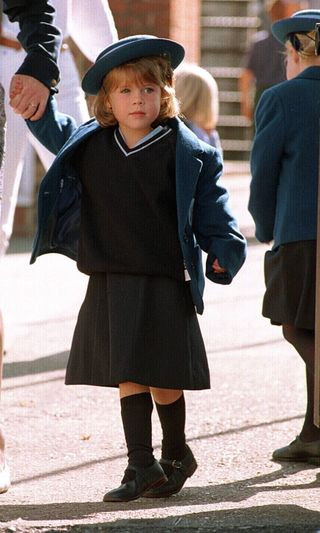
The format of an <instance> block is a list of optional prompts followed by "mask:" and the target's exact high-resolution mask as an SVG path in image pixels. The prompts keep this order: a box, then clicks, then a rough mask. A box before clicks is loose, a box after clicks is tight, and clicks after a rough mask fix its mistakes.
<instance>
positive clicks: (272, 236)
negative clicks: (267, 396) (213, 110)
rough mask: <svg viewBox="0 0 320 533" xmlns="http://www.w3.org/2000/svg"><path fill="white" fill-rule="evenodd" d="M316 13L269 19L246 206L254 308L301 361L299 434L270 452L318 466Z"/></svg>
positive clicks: (319, 16)
mask: <svg viewBox="0 0 320 533" xmlns="http://www.w3.org/2000/svg"><path fill="white" fill-rule="evenodd" d="M317 22H320V10H319V9H314V10H305V11H300V12H297V13H295V14H294V15H293V16H292V17H291V18H288V19H284V20H281V21H278V22H276V23H275V24H274V25H273V26H272V31H273V33H274V35H275V37H276V38H277V39H279V41H280V42H282V43H285V44H286V50H287V68H286V70H287V78H288V81H286V82H283V83H280V84H279V85H276V86H275V87H273V88H271V89H268V90H267V91H265V92H264V93H263V95H262V97H261V99H260V102H259V104H258V107H257V110H256V135H255V138H254V143H253V149H252V155H251V172H252V182H251V192H250V200H249V210H250V212H251V214H252V216H253V218H254V221H255V224H256V237H257V239H258V240H259V241H261V242H265V243H269V242H272V241H273V246H272V249H271V250H269V251H267V252H266V255H265V282H266V292H265V295H264V300H263V310H262V313H263V315H264V316H265V317H268V318H269V319H270V320H271V323H272V324H277V325H282V329H283V335H284V338H285V339H286V340H287V341H288V342H289V343H290V344H292V345H293V346H294V348H295V349H296V351H297V352H298V353H299V355H300V356H301V358H302V359H303V361H304V363H305V365H306V373H307V408H306V413H305V419H304V423H303V426H302V429H301V432H300V434H299V436H298V437H297V438H296V439H295V440H294V441H293V442H291V444H289V445H287V446H285V447H283V448H280V449H278V450H275V451H274V453H273V458H274V459H275V460H279V461H306V462H310V463H316V464H320V429H319V428H318V427H316V426H315V425H314V423H313V410H314V351H315V350H314V349H315V344H314V339H315V338H314V329H315V274H316V238H317V190H318V158H319V119H320V99H319V94H320V56H316V55H315V31H314V28H315V24H316V23H317Z"/></svg>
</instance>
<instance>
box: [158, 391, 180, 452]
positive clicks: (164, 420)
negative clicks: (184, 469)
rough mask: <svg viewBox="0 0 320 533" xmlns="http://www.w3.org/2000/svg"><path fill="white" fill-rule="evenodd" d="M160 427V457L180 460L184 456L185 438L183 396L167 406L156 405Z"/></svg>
mask: <svg viewBox="0 0 320 533" xmlns="http://www.w3.org/2000/svg"><path fill="white" fill-rule="evenodd" d="M156 407H157V411H158V415H159V419H160V423H161V427H162V435H163V439H162V457H163V458H164V459H176V460H181V459H183V458H184V456H185V454H186V437H185V433H184V429H185V421H186V406H185V401H184V395H183V394H182V395H181V396H180V398H178V400H176V401H175V402H172V403H169V404H165V405H163V404H159V403H156Z"/></svg>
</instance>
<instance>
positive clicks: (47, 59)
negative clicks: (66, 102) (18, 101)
mask: <svg viewBox="0 0 320 533" xmlns="http://www.w3.org/2000/svg"><path fill="white" fill-rule="evenodd" d="M3 12H4V13H6V14H7V15H8V17H9V20H10V21H11V22H18V23H19V26H20V32H19V34H18V36H17V37H18V39H19V41H20V43H21V44H22V46H23V48H24V49H25V50H26V52H27V56H26V58H25V60H24V61H23V63H22V65H21V66H20V68H19V69H18V71H17V74H25V75H28V76H32V77H34V78H36V79H37V80H39V81H41V82H42V83H43V84H44V85H46V86H47V87H48V88H49V89H51V90H52V91H53V92H54V91H55V87H56V85H57V83H58V81H59V69H58V66H57V58H58V53H59V46H60V42H61V33H60V30H59V29H58V28H56V27H55V26H54V24H53V22H54V13H55V10H54V8H53V6H52V5H51V4H50V3H49V1H47V0H33V1H32V2H30V0H4V1H3Z"/></svg>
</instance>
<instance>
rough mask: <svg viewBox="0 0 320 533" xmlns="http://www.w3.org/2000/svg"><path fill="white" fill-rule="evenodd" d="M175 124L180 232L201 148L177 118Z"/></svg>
mask: <svg viewBox="0 0 320 533" xmlns="http://www.w3.org/2000/svg"><path fill="white" fill-rule="evenodd" d="M176 124H177V126H176V128H177V148H176V197H177V211H178V223H179V233H180V234H182V233H183V231H184V228H185V225H186V222H187V218H188V213H189V208H190V204H191V202H192V199H193V197H194V194H195V189H196V185H197V181H198V177H199V174H200V172H201V169H202V165H203V163H202V161H201V160H200V159H199V157H198V156H199V154H201V153H202V152H203V149H202V148H201V144H200V142H199V140H198V138H197V137H196V136H195V135H194V134H193V133H192V132H191V131H190V130H189V128H188V127H187V126H185V124H183V122H182V121H180V120H178V121H177V123H176Z"/></svg>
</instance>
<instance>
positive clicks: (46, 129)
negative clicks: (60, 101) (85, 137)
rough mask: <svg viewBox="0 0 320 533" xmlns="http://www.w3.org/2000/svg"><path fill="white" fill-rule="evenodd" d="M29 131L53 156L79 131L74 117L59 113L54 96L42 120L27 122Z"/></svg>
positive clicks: (50, 99)
mask: <svg viewBox="0 0 320 533" xmlns="http://www.w3.org/2000/svg"><path fill="white" fill-rule="evenodd" d="M26 123H27V126H28V128H29V130H30V131H31V132H32V133H33V135H34V136H35V137H36V138H37V139H38V140H39V141H40V142H41V143H42V144H43V146H45V147H46V148H47V149H48V150H49V151H50V152H52V153H53V154H55V155H56V154H57V153H58V152H59V150H60V149H61V148H62V147H63V145H64V144H65V143H66V142H67V140H68V139H69V138H70V137H71V135H72V134H73V133H74V132H75V131H76V130H77V124H76V121H75V119H74V118H73V117H70V116H69V115H65V114H64V113H59V111H58V110H57V103H56V99H55V97H54V96H51V97H50V98H49V101H48V104H47V107H46V111H45V113H44V114H43V116H42V117H41V118H40V120H35V121H31V120H27V121H26Z"/></svg>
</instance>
